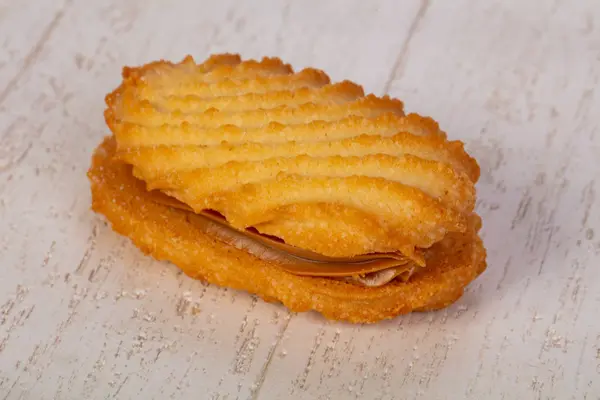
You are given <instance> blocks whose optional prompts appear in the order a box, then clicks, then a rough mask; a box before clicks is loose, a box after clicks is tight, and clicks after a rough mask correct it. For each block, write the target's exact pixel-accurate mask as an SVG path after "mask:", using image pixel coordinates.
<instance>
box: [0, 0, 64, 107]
mask: <svg viewBox="0 0 600 400" xmlns="http://www.w3.org/2000/svg"><path fill="white" fill-rule="evenodd" d="M72 4H73V0H67V1H66V2H65V4H64V5H63V6H62V8H60V9H59V10H58V11H57V12H56V14H54V17H53V18H52V20H51V21H50V23H49V24H48V26H47V27H46V29H44V31H43V32H42V35H41V36H40V38H39V39H38V40H37V42H36V43H35V45H34V46H33V48H32V49H31V51H30V52H29V53H28V54H27V56H26V57H25V59H24V60H23V65H22V66H21V68H19V72H17V74H16V75H15V76H14V77H13V78H12V79H11V80H10V81H8V84H7V85H6V86H5V87H4V89H3V90H2V92H0V104H2V103H4V100H6V98H7V97H8V95H9V94H10V93H11V92H12V91H13V89H14V88H15V87H16V86H17V83H19V81H20V80H21V79H22V78H23V76H24V75H25V73H26V72H27V71H29V69H30V68H31V67H32V66H33V65H34V64H35V62H36V60H37V58H38V57H39V55H40V53H41V52H42V50H43V49H44V46H45V45H46V43H47V42H48V40H49V39H50V37H51V36H52V32H54V31H55V30H56V28H57V27H58V26H59V24H60V23H61V21H62V19H63V17H64V15H65V12H66V11H67V9H69V7H70V6H71V5H72Z"/></svg>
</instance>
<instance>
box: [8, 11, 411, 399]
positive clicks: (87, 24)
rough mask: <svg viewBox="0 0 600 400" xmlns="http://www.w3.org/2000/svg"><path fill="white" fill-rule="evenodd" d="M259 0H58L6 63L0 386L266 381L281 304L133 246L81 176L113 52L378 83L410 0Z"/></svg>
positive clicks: (100, 392) (233, 385)
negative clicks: (225, 56)
mask: <svg viewBox="0 0 600 400" xmlns="http://www.w3.org/2000/svg"><path fill="white" fill-rule="evenodd" d="M260 5H261V7H256V5H252V6H250V5H240V4H238V3H237V2H234V1H220V2H210V3H206V2H204V3H199V2H192V1H189V2H177V3H174V4H167V3H166V2H162V1H158V0H157V1H151V2H147V1H144V2H142V1H129V2H120V1H114V0H113V1H106V2H94V3H89V2H74V3H73V4H71V5H69V6H68V7H65V8H64V11H63V14H61V16H60V18H59V19H58V20H57V22H56V23H55V25H53V27H52V32H51V34H49V35H48V37H47V38H46V39H45V40H44V41H43V42H39V44H38V50H36V56H35V57H34V58H32V59H31V62H30V63H29V64H28V66H27V68H23V69H22V70H21V72H19V73H18V74H16V75H15V74H8V75H12V76H14V77H15V83H14V84H13V85H12V87H13V88H18V90H15V89H10V90H7V91H6V94H5V97H4V98H3V99H2V103H1V104H0V105H1V106H2V107H3V108H4V112H3V114H2V115H0V132H2V133H1V136H0V220H1V221H2V224H0V259H1V260H2V267H3V273H2V279H0V310H1V312H0V394H2V398H6V399H19V398H35V399H70V398H92V399H95V398H98V399H104V398H119V399H121V398H154V397H157V398H169V397H170V398H197V397H198V396H199V395H200V396H204V397H206V398H214V399H224V398H230V399H231V398H249V397H255V398H258V397H260V398H264V397H266V396H267V395H266V393H268V391H269V390H270V388H265V387H264V384H263V381H264V377H265V376H266V371H267V370H268V369H270V365H271V363H272V362H273V360H274V359H275V358H276V353H275V349H276V347H277V345H278V344H279V341H280V340H281V339H282V338H283V337H284V335H285V332H286V328H287V326H288V324H289V323H290V321H291V320H292V317H291V316H290V314H289V313H288V312H287V311H286V310H285V309H283V308H282V307H279V306H276V305H270V304H265V303H263V302H261V301H257V300H256V299H255V298H253V297H252V296H249V295H246V294H244V293H236V292H231V291H228V290H225V289H218V288H216V287H213V286H205V285H203V284H202V283H200V282H197V281H193V280H191V279H188V278H186V277H184V276H181V274H180V273H179V272H178V270H177V269H176V268H175V267H173V266H171V265H169V264H166V263H159V262H156V261H153V260H150V259H148V258H147V257H145V256H143V255H142V254H141V253H140V252H139V251H138V250H136V249H135V248H133V246H132V245H131V244H130V243H129V241H127V240H125V239H123V238H121V237H119V236H117V235H116V234H114V233H113V232H112V231H111V230H110V229H109V228H108V227H107V226H106V224H105V223H104V221H103V219H102V218H100V217H98V216H94V215H93V214H92V213H91V212H90V210H89V204H90V197H89V185H88V182H87V178H86V176H85V172H86V170H87V168H88V165H89V160H90V155H91V152H92V149H93V148H94V146H95V145H96V144H97V143H98V142H99V141H100V140H101V138H102V136H103V135H105V134H106V132H107V129H106V128H105V125H104V121H103V117H102V110H103V108H104V105H103V97H104V94H105V93H106V92H108V91H109V90H111V89H112V88H113V87H114V86H115V85H116V84H117V82H118V80H119V73H120V68H121V66H122V65H124V64H128V65H131V64H139V63H142V62H146V61H150V60H153V59H157V58H167V59H178V58H180V57H182V56H183V55H185V54H186V53H188V52H189V53H192V54H194V55H196V56H197V57H199V58H201V57H204V56H206V55H207V54H209V53H212V52H217V51H232V52H236V51H240V52H242V54H243V55H244V56H246V57H258V56H262V55H281V56H282V57H285V58H286V61H288V60H289V61H291V62H294V63H295V66H297V67H298V68H300V67H302V66H303V64H304V65H315V66H317V67H321V68H325V69H327V71H328V72H330V73H331V76H332V77H333V78H334V79H342V78H353V79H357V80H358V81H359V82H362V83H364V84H365V87H366V88H367V90H370V91H381V90H382V89H383V87H384V85H385V78H386V77H387V76H388V75H389V73H390V70H391V65H392V64H393V60H394V57H395V55H396V53H395V51H396V49H398V48H399V47H401V46H402V43H404V41H405V37H406V36H407V32H408V30H409V27H410V21H411V20H412V17H413V16H414V15H415V14H416V13H417V12H418V7H419V5H420V3H419V2H416V1H415V2H411V3H409V4H404V5H402V7H400V5H399V4H396V3H395V2H393V1H391V0H390V1H385V2H380V3H378V4H376V5H369V4H363V2H360V1H353V2H345V1H344V2H342V1H337V2H331V3H327V4H325V5H321V4H320V3H319V2H316V1H314V2H308V3H305V4H303V5H298V4H297V3H291V2H289V4H288V3H279V2H267V1H265V2H262V3H261V4H260ZM30 18H33V17H32V14H31V13H18V14H14V15H13V16H12V17H11V24H18V23H23V24H25V23H27V22H30ZM34 21H35V19H34ZM16 32H17V31H12V30H11V31H10V32H9V34H10V35H11V36H10V38H11V39H10V40H17V39H14V38H15V37H16V35H17V33H16ZM374 43H375V45H374ZM365 55H367V56H368V57H365ZM339 60H344V61H343V62H340V61H339ZM303 318H304V317H303Z"/></svg>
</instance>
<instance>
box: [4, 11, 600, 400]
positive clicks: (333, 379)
mask: <svg viewBox="0 0 600 400" xmlns="http://www.w3.org/2000/svg"><path fill="white" fill-rule="evenodd" d="M169 3H171V2H168V1H166V0H164V1H161V0H135V1H133V0H128V1H121V0H106V1H95V2H92V1H84V0H0V399H36V400H38V399H154V398H156V399H287V398H303V399H352V398H364V399H392V398H395V399H413V398H418V399H598V398H600V316H599V309H600V265H599V263H600V229H599V228H600V211H599V210H600V207H598V204H599V203H598V202H597V200H596V199H597V197H596V194H597V193H598V192H600V163H599V161H598V158H599V156H600V89H598V87H599V84H600V2H598V0H571V1H568V0H562V1H560V0H559V1H550V0H529V1H524V0H508V1H500V0H496V1H476V0H453V1H447V0H432V1H420V0H406V1H394V0H388V1H370V2H365V1H360V0H355V1H342V0H336V1H316V0H312V1H304V2H292V1H291V0H289V1H279V2H276V1H258V2H256V1H254V2H241V1H240V2H235V1H232V0H219V1H193V0H188V1H175V2H172V4H169ZM215 52H240V53H241V54H242V55H243V56H244V57H253V58H254V57H261V56H264V55H271V56H279V57H282V58H283V59H284V60H285V61H288V62H291V63H292V64H293V65H294V67H295V68H301V67H304V66H309V65H310V66H315V67H319V68H322V69H324V70H325V71H327V72H328V73H329V74H330V75H331V77H332V78H333V79H335V80H341V79H344V78H348V79H352V80H355V81H357V82H359V83H361V84H363V85H364V87H365V89H366V90H367V91H370V92H374V93H376V94H383V93H386V92H389V93H390V94H392V95H394V96H397V97H400V98H401V99H403V100H404V101H405V102H406V105H407V108H408V110H409V111H416V112H419V113H422V114H425V115H431V116H433V117H434V118H436V119H437V120H438V121H440V123H441V125H442V128H443V129H444V130H446V131H447V132H448V133H449V134H450V135H451V136H452V137H454V138H458V139H462V140H464V141H465V142H466V143H467V148H468V150H469V151H470V152H472V153H473V154H474V155H475V156H476V157H477V158H478V160H479V161H480V164H481V166H482V179H481V182H480V183H479V184H478V190H479V198H480V201H479V203H478V210H479V212H480V213H481V215H482V217H483V219H484V229H483V236H484V240H485V243H486V246H487V248H488V251H489V258H488V261H489V268H488V270H487V272H486V273H485V274H484V275H483V276H481V277H480V278H479V279H478V280H477V281H476V282H475V283H474V284H473V285H471V286H470V288H469V290H468V292H467V293H466V294H465V296H464V297H463V298H462V299H461V300H460V301H459V302H458V303H457V304H455V305H454V306H452V307H450V308H448V309H446V310H443V311H440V312H436V313H428V314H412V315H408V316H405V317H399V318H397V319H395V320H391V321H387V322H384V323H381V324H377V325H372V326H356V325H349V324H340V323H331V322H327V321H325V320H324V319H323V318H322V317H320V316H319V315H317V314H315V313H305V314H291V313H289V312H288V311H287V310H286V309H284V308H283V307H281V306H278V305H272V304H266V303H263V302H261V301H257V299H256V298H254V297H252V296H250V295H248V294H245V293H240V292H233V291H231V290H226V289H220V288H217V287H213V286H206V285H203V284H202V283H200V282H197V281H193V280H191V279H189V278H187V277H185V276H182V274H181V273H180V272H179V270H178V269H177V268H175V267H174V266H172V265H170V264H167V263H161V262H156V261H153V260H151V259H149V258H147V257H145V256H143V255H142V254H141V253H140V252H139V251H138V250H137V249H136V248H134V247H133V246H132V245H131V244H130V242H129V241H128V240H126V239H124V238H122V237H120V236H118V235H117V234H115V233H113V232H112V231H111V230H110V228H109V227H107V225H106V224H105V223H104V220H103V219H102V218H100V217H98V216H96V215H94V214H93V213H92V212H91V211H90V210H89V206H90V194H89V185H88V181H87V178H86V176H85V173H86V170H87V168H88V166H89V162H90V156H91V153H92V150H93V148H94V146H95V145H96V144H97V143H98V142H99V141H100V140H101V138H102V137H103V136H104V135H105V134H107V132H108V130H107V128H106V127H105V125H104V121H103V116H102V112H103V108H104V104H103V101H104V95H105V94H106V93H107V92H108V91H110V90H111V89H112V88H113V87H114V86H115V85H117V84H118V81H119V79H120V69H121V67H122V66H123V65H136V64H140V63H144V62H147V61H150V60H153V59H157V58H166V59H171V60H179V59H180V58H182V57H183V56H184V55H185V54H186V53H191V54H193V55H194V56H196V57H197V58H198V59H202V58H204V57H206V56H208V55H209V54H210V53H215Z"/></svg>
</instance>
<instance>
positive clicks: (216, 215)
mask: <svg viewBox="0 0 600 400" xmlns="http://www.w3.org/2000/svg"><path fill="white" fill-rule="evenodd" d="M106 102H107V106H108V107H107V109H106V111H105V117H106V121H107V124H108V126H109V127H110V129H111V131H112V133H113V135H112V136H111V137H108V138H106V139H105V141H104V142H103V143H102V144H101V145H100V146H99V147H98V149H97V151H96V152H95V155H94V158H93V162H92V167H91V168H90V170H89V173H88V175H89V177H90V180H91V184H92V199H93V209H94V210H96V211H97V212H99V213H102V214H104V215H105V216H106V217H107V218H108V220H109V221H110V222H111V223H112V225H113V228H114V229H115V230H116V231H117V232H120V233H122V234H124V235H126V236H128V237H130V238H131V239H132V240H133V242H134V243H135V244H136V245H137V246H138V247H140V248H141V249H142V250H143V251H145V252H146V253H149V254H151V255H153V256H154V257H156V258H158V259H166V260H169V261H172V262H173V263H175V264H176V265H178V266H179V267H180V268H182V269H183V270H184V271H185V272H186V273H187V274H188V275H190V276H192V277H194V278H198V279H204V280H206V281H208V282H211V283H214V284H217V285H222V286H228V287H232V288H235V289H242V290H246V291H249V292H251V293H255V294H257V295H259V296H260V297H262V298H264V299H266V300H269V301H280V302H282V303H283V304H284V305H285V306H287V307H289V308H290V309H291V310H294V311H305V310H310V309H313V310H316V311H318V312H320V313H322V314H323V315H324V316H325V317H327V318H330V319H335V320H346V321H351V322H376V321H378V320H381V319H385V318H391V317H394V316H396V315H399V314H402V313H407V312H410V311H415V310H431V309H437V308H440V307H444V306H447V305H448V304H450V303H452V302H454V301H455V300H456V299H457V298H459V297H460V296H461V294H462V292H463V290H464V288H465V286H466V285H467V284H468V283H469V282H471V281H472V280H473V279H475V278H476V277H477V276H478V275H479V274H480V273H481V272H482V271H483V270H484V269H485V267H486V263H485V249H484V247H483V244H482V242H481V240H480V238H479V237H478V231H479V229H480V225H481V222H480V219H479V217H478V216H477V215H476V214H475V213H474V211H473V209H474V205H475V199H476V192H475V183H476V182H477V180H478V178H479V166H478V165H477V162H476V161H475V160H474V159H473V158H472V157H470V156H469V155H468V154H467V153H466V152H465V150H464V147H463V144H462V143H461V142H459V141H450V140H448V139H447V137H446V134H445V133H444V132H443V131H441V130H440V129H439V127H438V125H437V123H436V122H435V121H433V120H432V119H430V118H426V117H422V116H419V115H417V114H409V115H406V114H405V112H404V107H403V103H402V102H401V101H399V100H397V99H392V98H389V97H387V96H384V97H377V96H374V95H366V96H365V94H364V93H363V89H362V88H361V87H360V86H358V85H356V84H354V83H352V82H349V81H343V82H339V83H331V82H330V80H329V77H328V76H327V75H326V74H325V73H324V72H322V71H319V70H316V69H311V68H308V69H304V70H302V71H299V72H294V71H293V69H292V68H291V67H290V66H289V65H287V64H284V63H283V62H281V61H280V60H279V59H276V58H265V59H263V60H261V61H254V60H247V61H242V60H241V59H240V57H239V56H237V55H230V54H222V55H215V56H212V57H210V58H208V59H207V60H206V61H205V62H203V63H200V64H197V63H195V62H194V60H193V59H192V58H191V57H186V58H185V59H184V60H183V61H182V62H180V63H170V62H166V61H158V62H154V63H150V64H147V65H144V66H141V67H139V68H127V67H126V68H124V70H123V82H122V84H121V85H120V86H119V87H118V88H117V89H115V90H114V91H113V92H112V93H110V94H109V95H108V96H107V98H106Z"/></svg>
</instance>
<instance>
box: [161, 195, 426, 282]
mask: <svg viewBox="0 0 600 400" xmlns="http://www.w3.org/2000/svg"><path fill="white" fill-rule="evenodd" d="M151 194H152V197H153V200H154V201H156V202H158V203H161V204H164V205H167V206H170V207H173V208H177V209H180V210H183V211H187V212H188V215H187V218H188V221H189V222H190V223H192V224H193V225H194V226H196V227H197V228H198V229H200V230H201V231H202V232H204V233H206V234H207V235H209V236H211V237H213V238H215V239H217V240H219V241H221V242H223V243H226V244H228V245H230V246H232V247H235V248H237V249H239V250H243V251H246V252H248V253H250V254H252V255H253V256H255V257H257V258H260V259H261V260H264V261H267V262H271V263H274V264H276V265H277V266H278V267H279V268H282V269H284V270H285V271H287V272H289V273H292V274H294V275H300V276H314V277H327V278H334V279H341V280H345V281H347V282H351V283H355V284H359V285H363V286H368V287H377V286H382V285H385V284H387V283H389V282H391V281H392V280H394V279H396V278H399V279H402V280H404V281H406V280H408V279H409V278H410V276H411V275H412V273H413V271H414V270H415V267H416V266H417V264H416V263H415V261H413V260H411V259H409V258H407V257H405V256H404V255H402V254H400V253H376V254H365V255H359V256H355V257H345V258H338V257H327V256H324V255H322V254H318V253H314V252H312V251H309V250H306V249H301V248H298V247H295V246H291V245H289V244H286V243H284V242H282V241H280V240H278V239H277V238H271V237H269V236H265V235H262V234H260V233H258V232H255V231H253V230H250V229H247V230H244V231H240V230H238V229H236V228H233V227H232V226H230V225H229V224H228V223H227V221H226V219H225V218H223V217H222V216H221V215H220V214H217V213H213V212H211V211H203V212H200V213H194V212H193V211H192V209H191V208H190V207H189V206H187V205H186V204H184V203H182V202H180V201H178V200H176V199H174V198H172V197H170V196H167V195H165V194H163V193H161V192H154V191H153V192H151Z"/></svg>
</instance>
